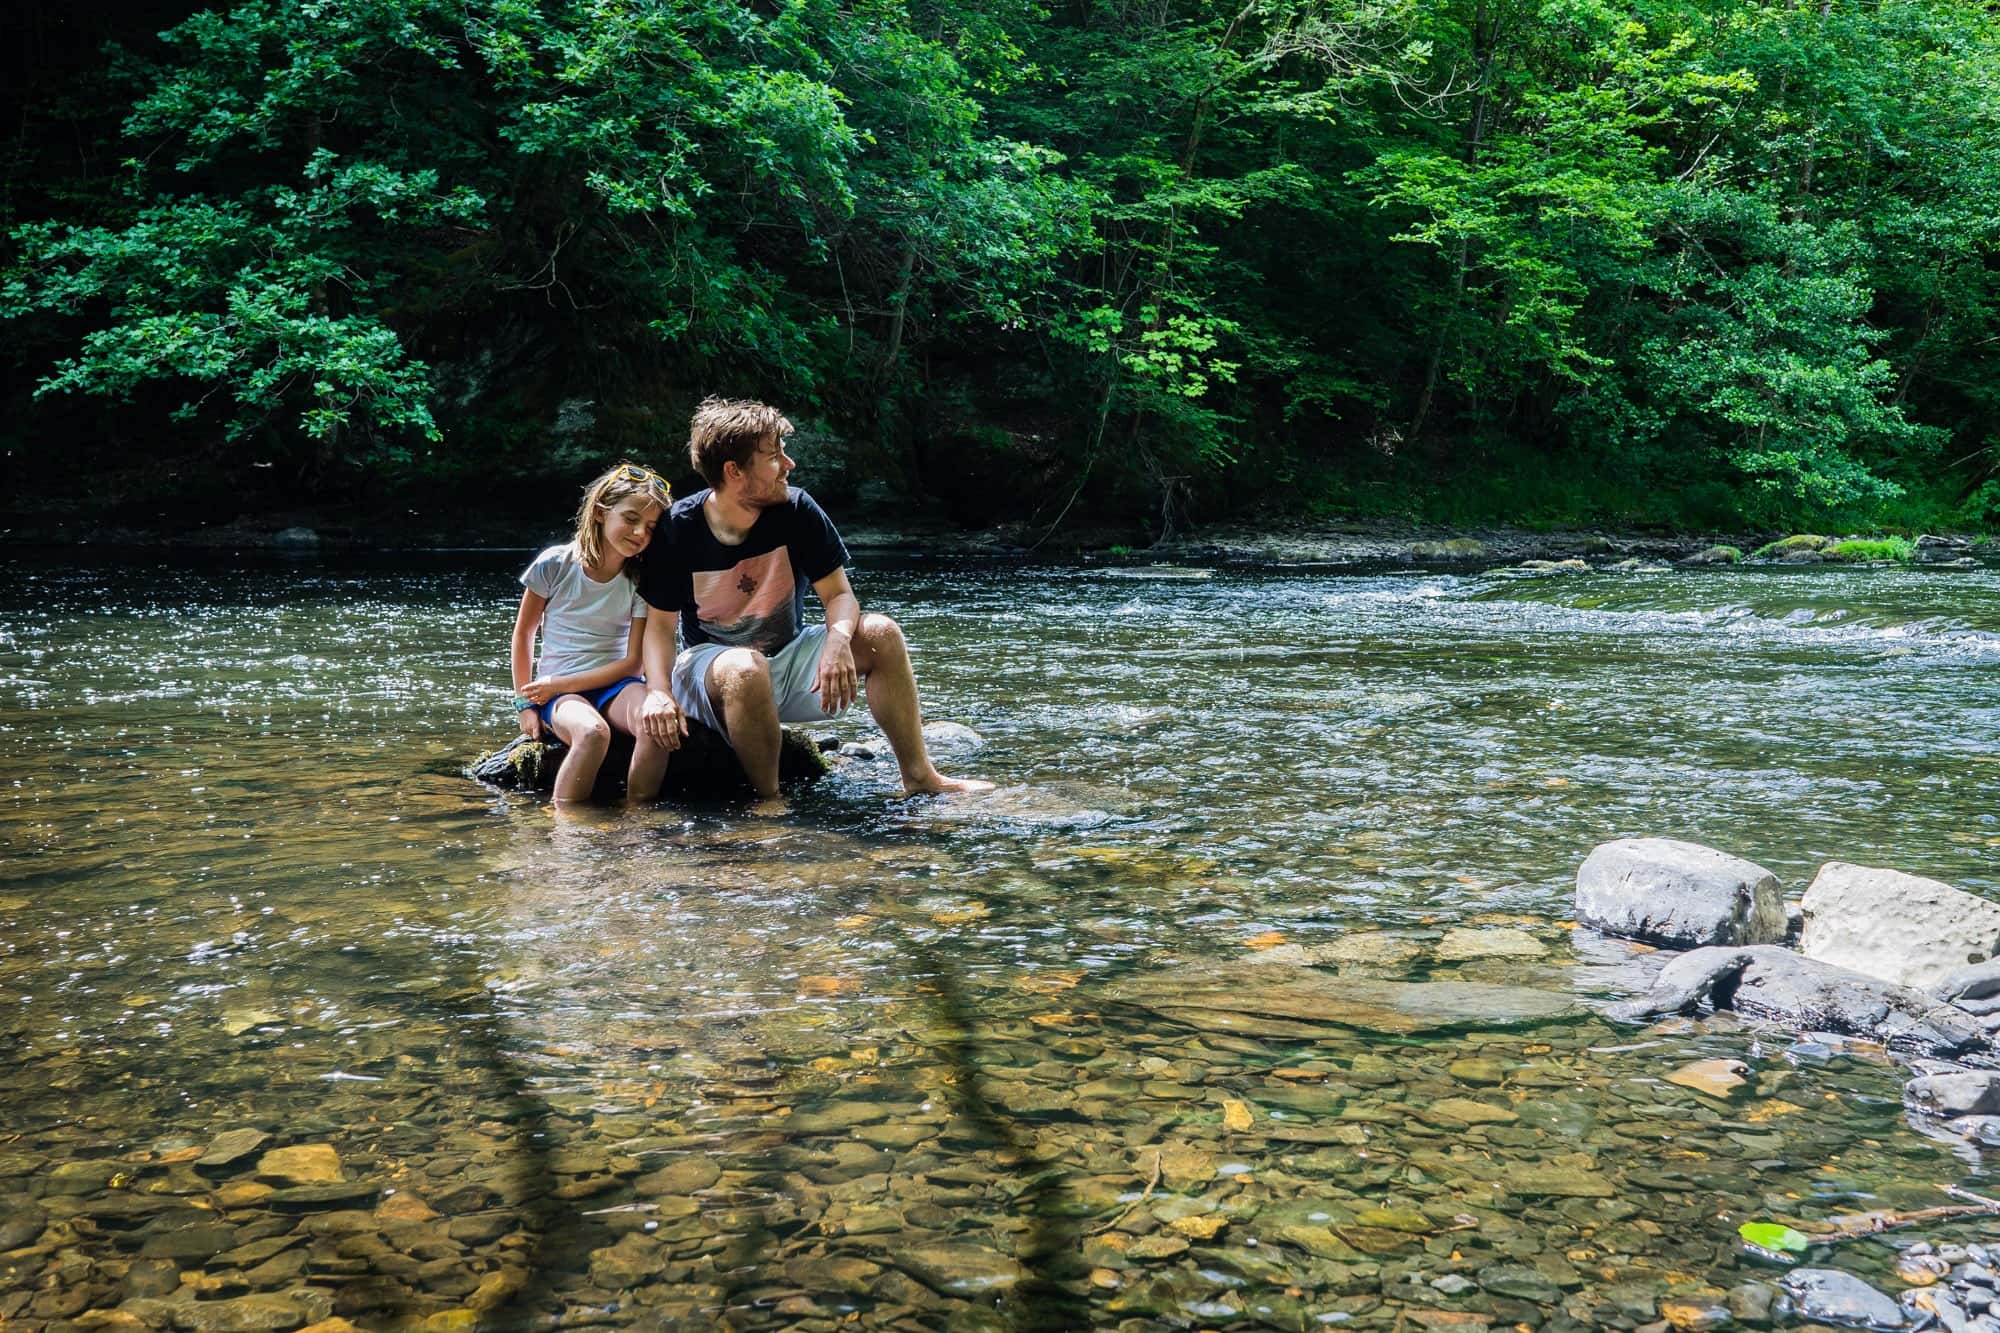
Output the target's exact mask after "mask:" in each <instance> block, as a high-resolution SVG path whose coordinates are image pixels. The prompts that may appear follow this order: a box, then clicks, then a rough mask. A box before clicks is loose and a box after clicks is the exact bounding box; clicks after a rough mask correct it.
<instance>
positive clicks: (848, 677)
mask: <svg viewBox="0 0 2000 1333" xmlns="http://www.w3.org/2000/svg"><path fill="white" fill-rule="evenodd" d="M813 591H814V592H816V593H818V594H819V600H820V604H821V605H823V606H824V607H825V608H826V649H825V650H824V651H823V652H821V653H820V655H819V672H818V674H817V675H815V676H814V677H813V693H814V694H817V695H818V696H819V706H820V711H821V712H823V713H825V714H826V715H827V716H828V717H832V716H833V715H834V714H835V713H838V712H839V711H840V710H841V709H843V708H845V707H847V706H848V705H849V704H851V703H853V702H854V700H855V699H856V697H857V696H859V695H860V693H861V677H860V675H859V674H858V673H857V672H856V671H855V669H854V628H855V626H857V625H859V624H860V623H861V602H860V599H859V598H857V597H855V595H854V587H853V585H852V584H850V583H849V582H848V581H847V570H846V569H845V568H841V569H836V570H834V571H833V572H832V573H831V574H828V575H827V576H826V577H825V578H823V579H816V580H814V582H813Z"/></svg>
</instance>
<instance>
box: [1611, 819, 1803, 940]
mask: <svg viewBox="0 0 2000 1333" xmlns="http://www.w3.org/2000/svg"><path fill="white" fill-rule="evenodd" d="M1576 919H1577V920H1579V921H1581V922H1583V924H1585V925H1587V926H1594V927H1596V928H1597V929H1598V930H1601V931H1604V932H1605V933H1606V934H1609V935H1620V936H1623V937H1625V938H1627V939H1634V940H1644V941H1645V942H1646V943H1648V944H1658V945H1664V946H1665V947H1667V948H1669V949H1694V948H1700V947H1701V946H1703V945H1709V944H1772V943H1776V942H1777V941H1779V940H1782V939H1784V938H1785V900H1784V897H1783V895H1782V894H1780V893H1779V891H1778V879H1777V876H1775V875H1773V874H1772V873H1771V872H1770V871H1768V870H1766V869H1764V867H1762V866H1760V865H1757V864H1755V863H1754V862H1750V861H1745V860H1744V859H1742V858H1741V857H1738V856H1730V855H1729V854H1727V853H1726V852H1718V851H1716V850H1715V849H1714V848H1713V847H1704V846H1702V845H1701V844H1700V843H1696V842H1681V841H1679V840H1678V839H1675V838H1623V839H1620V840H1619V841H1617V842H1607V843H1604V844H1603V845H1602V846H1600V847H1598V848H1597V849H1596V850H1594V851H1592V852H1591V854H1590V855H1589V857H1588V858H1586V859H1585V861H1584V863H1583V865H1582V866H1581V867H1580V868H1579V869H1578V870H1577V872H1576Z"/></svg>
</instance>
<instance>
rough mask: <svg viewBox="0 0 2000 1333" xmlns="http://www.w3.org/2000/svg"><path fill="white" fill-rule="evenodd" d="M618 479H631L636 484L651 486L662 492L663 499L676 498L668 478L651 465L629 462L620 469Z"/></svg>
mask: <svg viewBox="0 0 2000 1333" xmlns="http://www.w3.org/2000/svg"><path fill="white" fill-rule="evenodd" d="M618 479H619V480H620V481H629V482H631V483H632V484H633V485H635V486H650V487H652V488H653V489H654V490H655V491H658V492H659V493H660V498H661V499H664V500H671V499H673V498H674V492H673V488H672V487H670V486H668V485H667V482H666V478H664V477H662V476H661V475H660V474H659V473H657V472H655V471H653V469H651V468H649V467H634V466H633V465H632V464H630V463H627V464H625V465H624V466H623V467H621V468H619V469H618Z"/></svg>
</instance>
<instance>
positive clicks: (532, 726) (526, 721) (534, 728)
mask: <svg viewBox="0 0 2000 1333" xmlns="http://www.w3.org/2000/svg"><path fill="white" fill-rule="evenodd" d="M514 716H515V717H517V718H519V719H521V734H522V735H523V736H526V737H527V738H528V739H529V740H531V741H534V740H540V739H541V738H542V715H541V713H540V712H538V711H537V710H535V709H533V708H523V709H522V710H521V711H520V712H518V713H516V714H514Z"/></svg>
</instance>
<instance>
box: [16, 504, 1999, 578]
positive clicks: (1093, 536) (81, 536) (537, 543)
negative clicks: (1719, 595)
mask: <svg viewBox="0 0 2000 1333" xmlns="http://www.w3.org/2000/svg"><path fill="white" fill-rule="evenodd" d="M835 521H836V522H838V523H839V524H840V526H841V532H842V536H843V537H844V538H845V539H846V541H847V544H848V546H849V547H850V548H852V549H854V550H857V551H921V552H924V553H925V554H929V555H941V556H964V557H978V556H991V557H1021V556H1035V557H1040V558H1047V559H1071V558H1079V557H1083V558H1089V557H1107V556H1108V557H1111V558H1118V559H1136V560H1143V561H1149V562H1150V561H1162V562H1173V563H1185V562H1200V563H1208V564H1226V565H1288V566H1290V565H1328V566H1340V567H1364V566H1367V567H1372V566H1381V565H1393V564H1467V563H1474V562H1488V563H1500V564H1512V563H1517V562H1520V561H1525V560H1550V561H1562V560H1573V559H1580V560H1586V561H1590V562H1593V563H1601V562H1613V563H1615V562H1617V561H1619V560H1623V559H1638V560H1643V561H1666V562H1670V563H1679V562H1682V561H1687V560H1690V559H1691V558H1693V557H1696V556H1698V555H1699V554H1700V553H1702V552H1704V551H1710V550H1714V549H1716V548H1733V549H1735V550H1737V551H1740V552H1743V553H1745V554H1748V553H1752V552H1755V551H1756V550H1757V549H1758V548H1759V547H1761V546H1763V545H1765V544H1766V543H1769V542H1773V541H1777V540H1779V539H1782V538H1784V537H1785V536H1787V534H1785V533H1782V532H1665V533H1663V532H1641V531H1631V530H1618V529H1612V528H1596V527H1590V528H1526V527H1509V526H1504V525H1494V526H1476V527H1440V526H1433V525H1424V524H1416V523H1409V522H1398V521H1392V520H1378V521H1366V522H1339V521H1332V522H1329V521H1325V520H1311V519H1303V518H1299V517H1295V516H1286V515H1282V514H1280V515H1273V516H1271V517H1270V518H1268V519H1263V520H1257V521H1238V522H1230V523H1218V524H1212V525H1205V526H1201V527H1196V528H1192V529H1190V530H1188V531H1185V532H1181V533H1177V534H1175V535H1174V536H1172V537H1170V538H1168V539H1166V540H1162V541H1155V542H1151V543H1150V544H1149V543H1148V542H1147V541H1146V539H1145V538H1143V537H1142V536H1140V535H1138V534H1136V533H1135V532H1134V531H1133V530H1132V529H1131V528H1130V527H1129V525H1122V524H1111V523H1077V524H1068V525H1065V526H1064V527H1062V528H1059V529H1057V530H1055V531H1054V532H1050V531H1048V530H1047V529H1046V528H1045V527H1043V526H1039V525H1034V524H1028V523H1021V522H1014V523H1004V524H998V525H994V526H991V527H987V528H980V529H969V528H965V527H961V526H959V525H957V524H954V523H950V522H948V521H944V520H941V519H939V518H936V517H933V516H928V515H912V514H908V513H900V512H897V511H896V510H895V509H894V508H893V507H891V506H885V505H879V504H878V505H873V506H870V505H860V504H857V505H854V506H852V507H851V509H850V508H843V509H842V510H841V511H840V512H838V513H836V515H835ZM566 535H567V529H566V526H565V524H564V523H563V522H562V520H561V516H560V514H554V515H551V516H550V517H547V518H543V517H529V516H525V515H521V514H506V513H499V514H496V513H490V512H471V511H467V512H458V513H454V512H442V513H433V514H428V515H426V514H420V513H417V512H415V511H408V512H405V513H402V514H400V515H398V514H390V513H385V512H370V513H355V512H340V511H330V510H316V509H310V508H300V509H296V510H276V511H268V512H264V513H260V514H257V515H254V516H249V517H242V518H238V519H235V520H233V521H231V522H228V523H211V524H202V523H176V522H174V521H172V520H171V519H170V517H169V516H166V515H162V516H161V521H160V522H158V523H152V524H130V523H107V522H101V521H95V520H91V519H87V518H79V517H74V516H64V515H40V516H19V515H17V516H14V517H13V519H12V520H11V521H10V523H9V525H8V526H6V527H0V548H4V547H15V548H26V547H33V548H41V549H60V548H64V547H71V546H77V547H87V548H93V549H97V548H105V547H114V548H115V547H130V548H143V549H147V550H155V551H184V552H202V551H210V552H228V551H246V552H247V551H274V552H281V553H291V554H298V555H311V554H315V553H357V554H365V553H371V552H382V553H388V552H395V551H451V550H523V551H525V550H534V549H537V548H539V547H541V546H544V545H547V544H548V543H550V542H555V541H560V540H562V539H563V538H564V537H565V536H566ZM1916 545H1917V550H1916V557H1915V558H1916V559H1917V561H1918V562H1920V563H1939V562H1944V561H1949V560H1954V559H1958V558H1961V557H1963V556H1965V555H1967V554H1972V555H1978V556H1986V557H1989V558H1990V557H1995V556H2000V539H1996V538H1994V537H1992V536H1990V535H1987V534H1981V533H1942V534H1926V535H1924V536H1921V537H1918V538H1917V541H1916Z"/></svg>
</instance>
